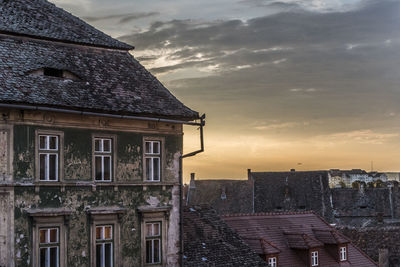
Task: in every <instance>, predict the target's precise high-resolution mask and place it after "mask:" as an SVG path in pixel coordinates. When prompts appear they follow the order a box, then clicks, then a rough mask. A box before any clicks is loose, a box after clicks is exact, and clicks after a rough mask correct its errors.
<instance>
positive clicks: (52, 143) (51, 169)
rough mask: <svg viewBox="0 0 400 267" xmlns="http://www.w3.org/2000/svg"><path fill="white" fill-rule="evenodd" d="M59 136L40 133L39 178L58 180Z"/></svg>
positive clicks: (41, 179) (42, 179)
mask: <svg viewBox="0 0 400 267" xmlns="http://www.w3.org/2000/svg"><path fill="white" fill-rule="evenodd" d="M58 158H59V137H58V136H57V135H39V180H40V181H58V163H59V159H58Z"/></svg>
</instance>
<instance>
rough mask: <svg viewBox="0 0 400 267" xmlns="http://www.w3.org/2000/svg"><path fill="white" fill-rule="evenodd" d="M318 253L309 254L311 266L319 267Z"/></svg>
mask: <svg viewBox="0 0 400 267" xmlns="http://www.w3.org/2000/svg"><path fill="white" fill-rule="evenodd" d="M318 262H319V261H318V251H312V252H311V266H319V265H318Z"/></svg>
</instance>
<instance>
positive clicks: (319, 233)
mask: <svg viewBox="0 0 400 267" xmlns="http://www.w3.org/2000/svg"><path fill="white" fill-rule="evenodd" d="M312 230H313V232H314V235H315V237H316V238H317V239H318V240H319V241H321V242H322V243H324V244H330V245H338V244H344V243H349V242H350V240H349V239H348V238H346V237H345V236H343V235H342V234H340V233H339V232H338V231H336V230H327V229H312Z"/></svg>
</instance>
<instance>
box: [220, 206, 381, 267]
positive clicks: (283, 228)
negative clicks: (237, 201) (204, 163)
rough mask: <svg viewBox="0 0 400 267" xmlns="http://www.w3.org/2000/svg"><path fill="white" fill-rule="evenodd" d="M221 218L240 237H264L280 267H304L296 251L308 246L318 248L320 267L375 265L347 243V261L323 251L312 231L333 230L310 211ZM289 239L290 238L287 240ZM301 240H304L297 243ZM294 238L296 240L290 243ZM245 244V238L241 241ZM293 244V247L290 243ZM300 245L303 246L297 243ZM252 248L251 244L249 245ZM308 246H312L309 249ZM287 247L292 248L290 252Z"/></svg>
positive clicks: (238, 215)
mask: <svg viewBox="0 0 400 267" xmlns="http://www.w3.org/2000/svg"><path fill="white" fill-rule="evenodd" d="M222 219H223V220H225V221H226V223H227V224H228V225H229V226H230V227H232V228H233V229H234V230H235V231H236V232H237V233H238V234H239V235H240V236H241V237H242V238H249V237H254V238H263V239H265V240H268V242H271V243H273V244H274V246H276V248H278V249H279V250H280V251H281V252H280V253H279V258H278V261H279V266H282V267H286V266H290V267H300V266H301V267H303V266H305V263H304V262H303V260H302V257H299V253H298V248H301V246H302V245H304V244H308V247H310V248H313V247H317V246H316V245H318V246H319V248H318V249H319V261H320V266H324V267H334V266H354V267H359V266H363V267H368V266H377V265H376V264H375V263H374V262H373V261H372V260H371V259H370V258H368V256H366V255H365V254H364V253H363V252H361V251H360V250H359V249H358V248H357V247H355V246H354V245H353V244H352V243H348V261H347V262H346V263H339V262H338V260H337V259H335V258H334V257H333V256H332V255H331V254H330V253H329V250H328V249H325V245H324V244H323V242H322V241H318V238H317V236H316V235H315V234H314V232H315V231H313V229H318V230H324V231H336V230H335V229H334V228H333V227H331V226H330V225H329V224H328V223H326V222H325V221H324V220H323V219H322V218H321V217H319V216H318V215H316V214H315V213H313V212H282V213H262V214H234V215H227V216H222ZM288 236H289V238H288ZM299 236H300V237H301V238H302V239H303V241H301V242H297V241H299V240H300V239H298V238H297V237H299ZM292 237H296V238H297V239H296V240H291V238H292ZM244 240H245V241H246V240H247V239H244ZM294 241H296V244H294V243H293V242H294ZM300 243H302V244H300ZM248 244H249V245H250V246H251V247H252V248H253V249H257V248H256V247H253V246H252V243H248ZM310 245H311V246H310ZM290 247H295V248H296V249H292V248H290Z"/></svg>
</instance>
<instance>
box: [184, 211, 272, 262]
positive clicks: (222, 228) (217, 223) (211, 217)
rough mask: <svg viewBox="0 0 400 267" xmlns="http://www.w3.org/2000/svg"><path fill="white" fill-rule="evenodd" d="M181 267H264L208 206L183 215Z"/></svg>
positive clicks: (257, 257) (260, 260) (255, 255)
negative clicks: (182, 255)
mask: <svg viewBox="0 0 400 267" xmlns="http://www.w3.org/2000/svg"><path fill="white" fill-rule="evenodd" d="M183 220H184V222H183V229H184V266H193V267H199V266H232V267H233V266H235V267H236V266H251V267H255V266H267V264H266V263H265V262H264V261H263V260H262V259H261V258H260V257H259V256H258V255H257V254H256V253H255V252H254V251H253V250H252V249H251V248H250V247H249V246H248V245H247V244H246V243H245V242H244V241H243V240H242V239H241V238H240V237H239V235H238V234H236V233H235V232H234V231H233V230H232V229H231V228H230V227H229V226H228V225H227V224H226V223H225V222H224V221H223V220H221V218H220V217H219V216H218V215H217V213H216V212H215V210H213V209H212V208H211V207H210V206H208V205H200V206H191V207H185V208H184V211H183Z"/></svg>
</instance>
